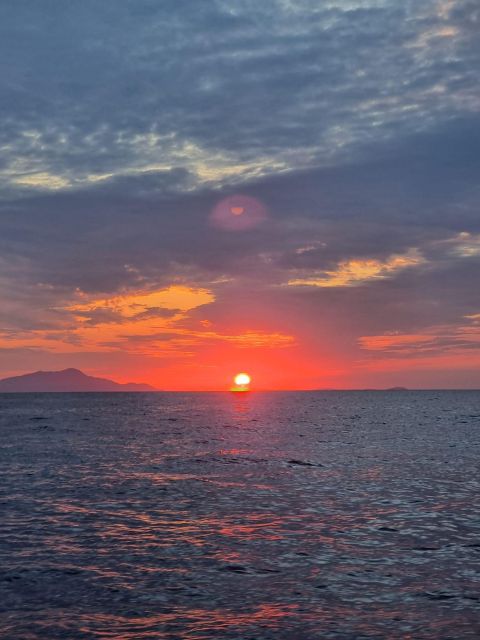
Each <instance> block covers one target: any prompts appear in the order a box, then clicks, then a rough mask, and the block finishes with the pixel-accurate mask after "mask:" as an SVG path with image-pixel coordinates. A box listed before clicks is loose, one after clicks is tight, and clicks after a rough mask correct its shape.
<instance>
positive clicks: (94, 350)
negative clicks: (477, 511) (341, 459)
mask: <svg viewBox="0 0 480 640" xmlns="http://www.w3.org/2000/svg"><path fill="white" fill-rule="evenodd" d="M479 69H480V5H479V4H478V2H477V0H422V1H419V0H401V1H400V0H322V1H320V0H262V1H261V2H258V0H255V1H254V0H203V1H202V2H199V1H198V0H162V1H161V2H159V1H158V0H102V2H97V1H96V0H81V1H75V0H68V1H66V0H42V2H38V1H37V0H15V1H13V0H12V1H7V2H2V3H0V78H1V81H0V82H1V96H2V97H1V101H0V118H1V122H2V127H1V128H0V147H1V154H0V377H7V376H11V375H18V374H21V373H26V372H30V371H35V370H38V369H42V370H58V369H63V368H67V367H77V368H80V369H82V370H83V371H85V372H86V373H88V374H91V375H96V376H103V377H109V378H112V379H115V380H118V381H119V382H127V381H134V382H147V383H150V384H152V385H154V386H156V387H158V388H161V389H172V390H179V389H180V390H181V389H185V390H208V389H226V388H228V387H229V385H230V383H231V379H232V377H233V376H234V375H235V374H236V373H238V372H239V371H246V372H248V373H249V374H250V375H251V377H252V388H258V389H320V388H371V387H375V388H376V387H380V388H383V387H391V386H407V387H412V388H478V387H480V350H479V346H480V207H479V205H480V180H479V175H480V173H479V170H480V115H479V111H480V89H479V82H478V80H479Z"/></svg>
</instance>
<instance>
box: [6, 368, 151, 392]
mask: <svg viewBox="0 0 480 640" xmlns="http://www.w3.org/2000/svg"><path fill="white" fill-rule="evenodd" d="M42 391H64V392H69V391H156V389H155V388H154V387H151V386H150V385H149V384H136V383H134V382H131V383H127V384H119V383H118V382H113V380H107V379H105V378H94V377H92V376H87V375H86V374H85V373H83V372H82V371H80V370H79V369H64V370H63V371H36V372H35V373H27V374H25V375H23V376H15V377H13V378H4V379H3V380H0V393H5V392H11V393H19V392H42Z"/></svg>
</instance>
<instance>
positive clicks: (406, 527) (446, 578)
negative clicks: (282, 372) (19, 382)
mask: <svg viewBox="0 0 480 640" xmlns="http://www.w3.org/2000/svg"><path fill="white" fill-rule="evenodd" d="M0 445H1V449H0V451H1V453H0V465H1V477H0V483H1V484H0V491H1V493H0V510H1V512H0V516H1V519H0V637H2V638H11V639H12V640H23V639H25V640H27V639H36V638H45V639H48V640H53V639H55V638H68V639H73V640H77V639H82V638H115V639H124V640H127V639H128V640H133V639H139V640H143V639H147V638H148V639H152V638H155V639H163V638H169V639H184V638H186V639H189V638H192V639H193V638H197V639H198V638H203V639H214V638H225V639H230V638H232V639H233V638H235V639H238V640H254V639H255V640H263V639H272V640H273V639H275V640H283V639H288V640H311V639H316V638H318V639H320V638H321V639H328V638H341V639H351V640H353V639H355V640H361V639H366V638H372V639H373V638H378V639H389V638H392V639H398V638H410V639H415V640H422V639H435V640H440V639H442V640H447V639H459V638H475V639H476V638H478V637H480V474H479V473H478V466H479V465H478V462H479V454H480V393H479V392H473V391H472V392H460V391H456V392H453V391H452V392H427V391H424V392H407V391H397V392H305V393H298V392H295V393H246V394H231V393H217V394H215V393H198V394H181V393H170V394H168V393H158V394H127V393H126V394H23V395H22V394H4V395H0Z"/></svg>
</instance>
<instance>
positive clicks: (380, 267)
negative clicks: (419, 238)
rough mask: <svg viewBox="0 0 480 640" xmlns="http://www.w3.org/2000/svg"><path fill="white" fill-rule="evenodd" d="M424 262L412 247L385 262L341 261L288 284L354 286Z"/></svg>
mask: <svg viewBox="0 0 480 640" xmlns="http://www.w3.org/2000/svg"><path fill="white" fill-rule="evenodd" d="M424 262H425V259H424V258H423V256H422V255H421V254H420V252H419V251H418V250H417V249H411V250H410V251H409V252H408V253H406V254H404V255H392V256H390V258H389V259H388V260H385V261H383V262H382V261H381V260H375V259H373V258H371V259H367V260H361V259H352V260H347V261H344V262H340V263H339V265H338V266H337V268H336V269H334V270H331V271H324V272H323V273H321V274H318V275H317V274H315V275H312V276H309V277H307V278H296V279H293V280H289V281H288V283H287V284H288V285H291V286H310V287H354V286H358V285H361V284H363V283H365V282H369V281H372V280H384V279H386V278H391V277H393V276H394V275H395V273H397V272H398V271H403V269H406V268H408V267H415V266H418V265H420V264H423V263H424Z"/></svg>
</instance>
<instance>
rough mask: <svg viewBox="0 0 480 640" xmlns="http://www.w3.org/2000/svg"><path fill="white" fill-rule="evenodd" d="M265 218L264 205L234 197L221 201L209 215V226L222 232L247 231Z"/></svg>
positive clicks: (255, 200) (244, 198) (249, 199)
mask: <svg viewBox="0 0 480 640" xmlns="http://www.w3.org/2000/svg"><path fill="white" fill-rule="evenodd" d="M266 218H267V209H266V208H265V205H264V204H263V203H262V202H260V200H258V199H257V198H252V197H250V196H244V195H240V194H237V195H234V196H230V197H228V198H224V199H223V200H221V201H220V202H219V203H218V204H217V205H216V207H215V208H214V209H213V211H212V212H211V214H210V218H209V221H210V224H211V225H213V226H214V227H217V228H219V229H223V230H224V231H247V230H248V229H254V228H255V227H258V226H259V225H260V224H262V223H263V222H264V221H265V220H266Z"/></svg>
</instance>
